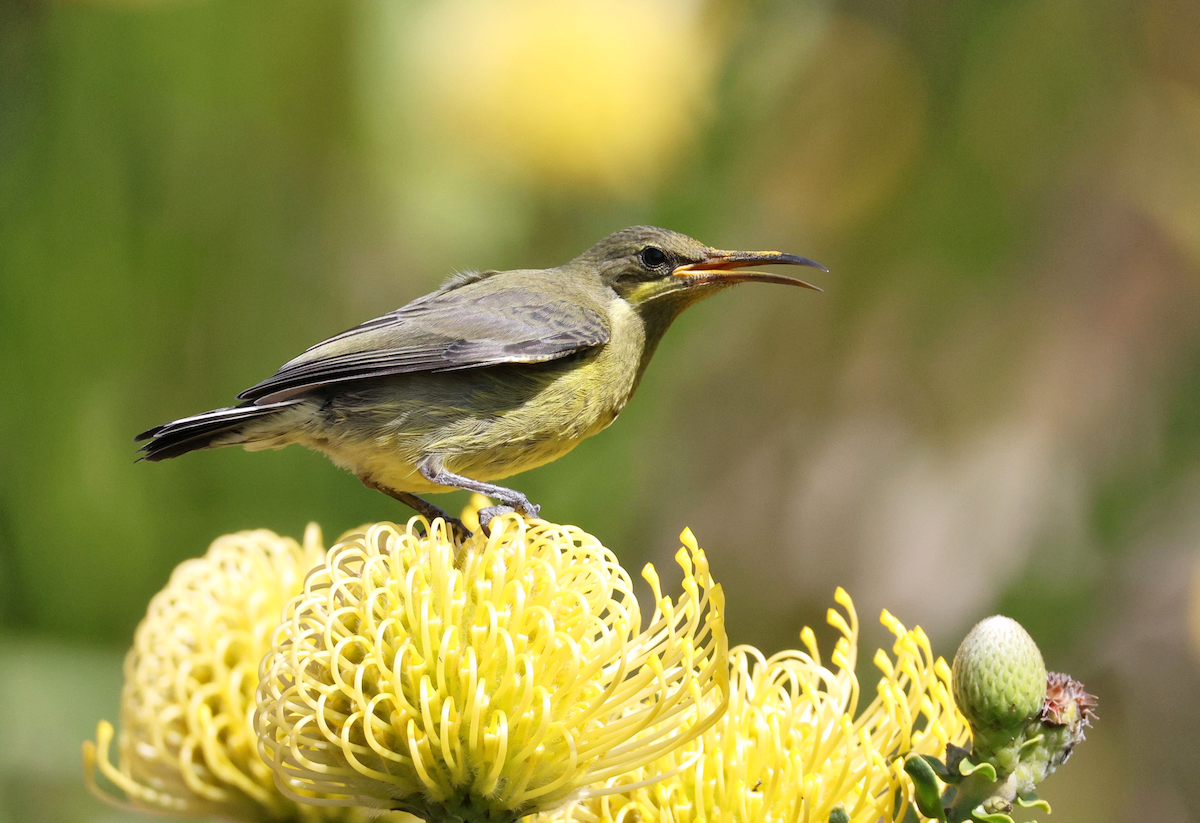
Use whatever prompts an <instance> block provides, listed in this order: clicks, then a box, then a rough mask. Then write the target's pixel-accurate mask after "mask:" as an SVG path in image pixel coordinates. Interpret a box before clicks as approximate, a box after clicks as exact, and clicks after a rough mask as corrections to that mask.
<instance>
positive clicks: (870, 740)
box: [538, 589, 969, 823]
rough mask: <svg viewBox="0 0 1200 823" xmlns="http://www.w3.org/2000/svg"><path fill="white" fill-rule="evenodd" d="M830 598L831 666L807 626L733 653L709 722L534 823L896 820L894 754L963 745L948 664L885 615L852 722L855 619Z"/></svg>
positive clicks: (847, 605) (906, 792) (841, 595)
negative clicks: (725, 698) (778, 646)
mask: <svg viewBox="0 0 1200 823" xmlns="http://www.w3.org/2000/svg"><path fill="white" fill-rule="evenodd" d="M835 599H836V600H837V602H838V603H839V604H841V606H842V607H843V608H844V609H845V611H846V614H845V615H843V614H842V613H841V612H839V611H836V610H834V609H830V610H829V623H830V624H831V625H833V626H834V627H835V628H836V629H838V631H839V632H841V635H842V636H841V638H839V639H838V642H837V645H836V646H835V647H834V651H833V654H832V655H831V660H830V662H831V664H832V667H828V666H826V665H825V664H823V663H822V661H821V657H820V654H819V653H818V650H817V644H816V638H815V636H814V634H813V632H812V630H811V629H809V628H807V627H806V628H805V629H804V631H803V632H802V633H801V640H802V642H803V644H804V647H805V650H803V651H796V650H791V651H784V652H780V653H779V654H776V655H774V656H772V657H769V658H767V657H764V655H763V654H762V653H761V652H759V651H758V650H757V649H755V648H753V647H751V646H738V647H736V648H734V649H733V650H731V651H730V666H731V672H732V678H731V684H730V691H731V696H730V700H729V709H728V711H727V712H726V714H725V715H724V716H723V717H722V718H721V719H720V720H719V721H718V722H717V723H716V724H715V725H713V726H712V727H711V728H710V729H708V731H706V732H705V733H704V734H703V735H702V736H701V737H699V738H697V739H696V740H695V741H693V742H691V743H689V744H688V745H687V746H685V747H683V748H681V749H677V750H675V751H673V752H671V753H669V754H667V755H666V756H664V757H663V758H661V759H659V760H658V761H656V762H655V763H653V764H650V765H649V766H648V767H646V768H645V769H642V770H639V771H635V772H632V773H630V774H627V775H624V776H621V777H617V778H615V779H611V780H609V781H608V782H607V783H606V784H605V785H604V787H603V789H604V791H605V792H609V791H612V790H617V793H614V794H608V795H605V794H602V793H601V792H594V794H595V795H596V796H595V797H592V798H589V799H585V800H583V801H582V802H580V803H578V804H575V805H573V806H569V807H566V808H564V809H562V810H559V811H557V812H555V813H553V814H548V815H543V816H542V817H541V819H540V820H539V821H538V823H571V821H578V822H579V823H613V821H628V823H635V821H636V823H659V822H660V821H661V822H662V823H668V821H669V823H689V821H708V822H709V823H718V821H730V823H733V822H734V821H736V822H737V823H749V822H750V821H796V822H797V823H805V821H812V823H826V821H829V820H852V821H861V823H876V822H877V821H883V820H886V821H897V820H901V819H902V818H903V817H904V815H905V812H906V810H907V807H908V800H907V799H908V798H909V797H910V796H911V788H910V785H911V784H910V783H909V781H908V779H907V777H906V775H905V773H904V765H903V760H902V755H904V754H906V753H907V752H910V751H913V752H918V753H923V754H931V755H941V754H942V753H943V752H944V750H945V748H946V745H947V744H948V743H954V744H956V745H958V744H962V743H964V742H965V741H967V740H968V739H969V730H968V728H967V726H966V723H965V721H964V720H963V718H962V717H961V716H960V715H959V714H958V713H957V712H956V711H955V707H954V703H953V700H952V698H951V696H950V669H949V667H948V666H947V665H946V662H945V661H944V660H943V659H942V658H940V657H934V655H933V652H932V651H931V649H930V646H929V640H928V638H927V637H926V636H925V633H924V632H923V631H921V629H920V628H916V629H913V630H912V631H908V630H906V629H905V628H904V626H903V625H902V624H900V623H899V621H897V620H896V619H895V618H894V617H892V616H891V615H890V614H888V613H887V612H886V611H885V612H884V613H883V616H882V622H883V624H884V625H885V626H887V627H888V629H890V630H891V631H892V632H893V634H895V635H896V642H895V645H894V647H893V653H894V655H895V658H894V659H893V658H890V657H889V656H888V655H887V654H885V653H884V652H883V651H882V650H880V651H878V652H877V653H876V655H875V664H876V666H878V667H879V669H880V670H881V671H882V673H883V677H882V679H881V680H880V682H879V685H878V686H877V696H876V698H875V700H874V701H872V703H871V704H870V705H869V706H868V707H867V708H866V709H865V710H864V711H863V712H862V713H861V714H859V713H858V711H857V710H858V702H859V682H858V676H857V675H856V674H855V671H854V668H855V660H856V658H857V642H858V619H857V616H856V614H855V611H854V604H853V603H852V602H851V600H850V597H849V595H847V594H846V592H845V591H843V590H842V589H838V591H837V594H836V596H835ZM706 710H708V707H705V706H702V707H701V708H700V711H701V712H704V711H706ZM671 772H675V774H673V775H672V776H671V777H669V778H668V779H666V780H663V781H661V782H654V783H649V784H646V783H645V780H646V778H647V777H648V776H652V775H654V774H658V773H671ZM622 784H629V786H628V787H627V788H625V789H623V790H622V789H621V786H622ZM831 815H833V816H832V817H831Z"/></svg>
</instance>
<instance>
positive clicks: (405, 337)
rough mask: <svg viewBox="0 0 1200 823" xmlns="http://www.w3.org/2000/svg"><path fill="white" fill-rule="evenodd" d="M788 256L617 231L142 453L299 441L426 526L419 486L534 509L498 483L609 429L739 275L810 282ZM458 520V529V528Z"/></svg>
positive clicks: (383, 327) (366, 332)
mask: <svg viewBox="0 0 1200 823" xmlns="http://www.w3.org/2000/svg"><path fill="white" fill-rule="evenodd" d="M779 263H782V264H790V265H800V266H814V267H816V268H820V269H824V267H823V266H820V265H819V264H817V263H814V262H813V261H812V260H809V259H808V258H805V257H797V256H795V255H791V254H784V253H782V252H775V251H769V252H743V251H722V250H719V249H714V248H712V247H710V246H706V245H704V244H703V243H701V242H699V241H697V240H693V239H692V238H690V237H687V236H686V235H683V234H679V233H678V232H673V231H668V230H667V229H660V228H654V227H652V226H634V227H632V228H628V229H623V230H621V231H618V232H616V233H614V234H611V235H609V236H608V237H606V238H604V239H603V240H601V241H600V242H599V243H597V244H596V245H594V246H593V247H592V248H591V249H589V250H588V251H586V252H584V253H583V254H582V255H580V256H579V257H577V258H575V259H574V260H572V261H570V262H569V263H566V264H564V265H562V266H557V267H555V268H551V269H518V270H514V271H484V272H475V273H468V274H460V275H456V276H454V277H452V278H451V279H450V280H449V281H447V282H446V283H445V284H444V285H443V286H442V287H441V288H439V289H438V290H437V291H435V292H433V293H431V294H428V295H425V296H424V297H420V298H418V299H416V300H414V301H413V302H411V303H409V304H408V305H406V306H403V307H401V308H399V309H396V310H395V311H393V312H389V313H388V314H385V315H383V316H381V317H377V318H375V319H374V320H370V321H368V322H366V323H364V324H362V325H361V326H357V327H355V328H353V329H350V330H349V331H345V332H342V333H341V334H339V335H336V336H334V337H331V338H330V339H328V340H326V341H324V342H322V343H318V344H317V345H315V346H313V347H312V348H310V349H308V350H307V351H305V352H304V353H303V354H301V355H300V356H299V357H296V358H295V359H293V360H291V361H289V362H287V363H285V364H284V365H283V367H282V368H280V369H279V371H278V372H276V373H275V374H274V375H272V376H271V377H269V378H267V379H266V380H264V381H262V382H261V383H259V384H258V385H256V386H252V387H251V388H249V389H246V390H245V391H244V392H242V393H241V394H240V395H238V399H239V400H241V401H242V402H241V403H240V404H238V405H236V406H230V407H228V408H223V409H216V410H214V411H209V412H205V413H203V414H197V415H194V416H192V417H185V418H183V419H181V420H175V421H173V422H170V423H166V424H164V425H161V426H157V427H156V428H153V429H150V430H149V431H146V432H143V433H142V434H140V435H138V437H137V440H138V441H146V442H145V444H144V445H143V446H142V451H143V453H144V456H145V459H147V460H163V459H166V458H169V457H177V456H179V455H181V454H185V453H187V452H190V451H194V450H196V449H204V448H211V447H215V446H232V445H240V446H243V447H245V448H246V449H248V450H251V451H257V450H260V449H271V448H280V447H282V446H286V445H288V444H290V443H300V444H302V445H305V446H308V447H309V448H312V449H316V450H317V451H320V452H324V453H325V454H326V455H328V456H329V457H330V458H331V459H332V460H333V462H334V463H336V464H338V465H339V466H342V467H343V468H346V469H349V470H350V471H352V472H354V473H355V474H356V475H357V476H358V477H359V479H360V480H361V481H362V482H363V483H364V484H365V485H366V486H368V487H369V488H373V489H377V490H378V491H381V492H383V493H384V494H387V495H390V496H391V497H394V498H396V499H397V500H399V501H401V502H402V503H405V504H407V505H409V506H411V507H412V508H413V509H415V510H416V511H418V512H419V513H421V514H423V515H425V516H426V517H427V518H429V519H431V520H432V519H433V518H435V517H442V518H444V519H446V521H447V522H457V521H451V519H450V518H449V517H447V515H446V514H445V512H443V511H442V510H441V509H439V508H438V507H436V506H434V505H432V504H431V503H428V502H426V501H425V500H423V499H421V498H420V497H417V494H419V493H427V492H445V491H451V490H453V489H466V490H469V491H475V492H479V493H481V494H485V495H487V496H489V497H491V498H493V499H495V500H498V501H499V503H500V505H498V506H495V507H490V508H488V509H485V510H484V511H482V512H481V513H480V523H481V525H483V526H484V527H485V528H486V526H487V523H488V521H489V520H491V518H492V517H494V516H495V515H497V514H500V513H503V512H508V511H514V510H515V511H519V512H521V513H522V514H524V515H526V516H530V517H533V516H536V514H537V513H538V507H537V506H535V505H533V504H532V503H530V502H529V500H528V498H526V497H525V495H523V494H521V493H520V492H518V491H514V490H512V489H507V488H504V487H502V486H497V485H494V483H493V481H496V480H500V479H503V478H505V477H508V476H509V475H513V474H516V473H518V472H522V471H525V470H527V469H532V468H535V467H537V466H540V465H542V464H544V463H548V462H550V461H551V460H555V459H557V458H559V457H561V456H562V455H564V454H566V453H567V452H568V451H570V450H571V449H573V448H574V447H575V446H576V445H578V443H579V442H580V441H581V440H583V439H584V438H586V437H590V436H591V435H593V434H596V433H597V432H599V431H601V430H602V429H604V428H606V427H607V426H608V425H609V424H611V423H612V422H613V421H614V420H615V419H616V418H617V415H618V414H620V413H621V410H622V409H623V408H624V407H625V404H626V403H627V402H628V401H629V398H630V397H631V396H632V395H633V392H634V390H635V389H636V388H637V385H638V382H639V381H640V380H641V377H642V374H643V372H644V371H645V369H646V366H647V365H648V364H649V362H650V358H651V356H652V355H653V354H654V350H655V348H656V347H657V346H658V343H659V341H660V340H661V339H662V336H663V334H664V333H665V332H666V331H667V328H668V327H669V326H670V325H671V322H672V321H673V320H674V319H675V318H676V317H677V316H679V314H680V312H682V311H683V310H684V309H686V308H687V307H688V306H690V305H692V304H693V303H695V302H697V301H698V300H701V299H703V298H704V297H707V296H709V295H710V294H713V293H715V292H717V291H720V290H721V289H724V288H726V287H728V286H731V285H734V284H735V283H744V282H761V283H782V284H787V285H792V286H804V287H806V288H814V289H815V288H816V287H815V286H812V285H810V284H808V283H805V282H804V281H802V280H797V279H794V278H791V277H785V276H783V275H779V274H765V273H762V272H752V271H746V269H747V268H748V267H750V266H755V265H768V264H779ZM459 525H460V526H461V524H459Z"/></svg>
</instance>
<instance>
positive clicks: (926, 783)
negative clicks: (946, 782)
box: [904, 754, 946, 821]
mask: <svg viewBox="0 0 1200 823" xmlns="http://www.w3.org/2000/svg"><path fill="white" fill-rule="evenodd" d="M934 763H937V765H939V766H941V765H942V764H941V763H938V762H937V761H936V760H935V761H934ZM943 768H944V767H943ZM904 771H906V772H908V776H909V777H911V778H912V782H913V788H914V789H915V790H916V791H915V792H914V795H915V797H916V801H917V808H918V809H920V810H921V814H923V815H925V816H926V817H931V818H933V819H934V820H942V821H944V820H945V819H946V809H945V807H944V806H943V805H942V797H941V786H940V785H939V784H938V776H937V772H936V770H935V769H934V767H933V764H932V763H930V762H929V759H928V758H926V757H923V756H921V755H919V754H910V755H909V756H908V757H906V758H905V759H904Z"/></svg>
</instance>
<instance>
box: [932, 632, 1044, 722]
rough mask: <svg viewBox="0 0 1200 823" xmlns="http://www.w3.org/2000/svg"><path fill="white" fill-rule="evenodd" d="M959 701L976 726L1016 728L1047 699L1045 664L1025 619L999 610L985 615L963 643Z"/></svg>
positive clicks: (957, 660) (957, 673) (958, 661)
mask: <svg viewBox="0 0 1200 823" xmlns="http://www.w3.org/2000/svg"><path fill="white" fill-rule="evenodd" d="M953 675H954V678H953V683H954V701H955V703H957V704H958V708H959V710H960V711H961V712H962V713H963V716H965V717H966V718H967V721H968V722H969V723H970V724H971V729H972V731H974V732H976V733H978V732H979V731H981V730H983V731H987V730H1001V729H1004V730H1008V729H1016V728H1017V727H1018V726H1020V725H1021V724H1024V723H1026V722H1028V721H1029V720H1030V719H1031V718H1034V717H1037V716H1038V714H1039V713H1040V712H1041V710H1042V703H1043V702H1044V701H1045V699H1046V664H1045V663H1044V662H1043V661H1042V653H1041V652H1040V651H1038V647H1037V644H1036V643H1034V642H1033V638H1032V637H1030V636H1029V633H1028V632H1026V631H1025V629H1023V628H1021V624H1020V623H1018V622H1017V621H1015V620H1013V619H1012V618H1009V617H1002V616H1000V615H996V616H994V617H989V618H987V619H985V620H982V621H980V622H979V623H978V624H977V625H976V626H975V628H973V629H971V632H970V634H968V635H967V637H966V639H965V640H963V642H962V645H961V646H959V647H958V653H957V654H956V655H954V667H953Z"/></svg>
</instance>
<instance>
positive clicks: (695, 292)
mask: <svg viewBox="0 0 1200 823" xmlns="http://www.w3.org/2000/svg"><path fill="white" fill-rule="evenodd" d="M572 262H573V263H574V264H575V265H576V266H582V267H584V268H586V269H587V270H589V271H590V272H594V273H596V274H598V275H599V277H600V279H601V280H602V281H603V283H604V284H605V285H607V286H610V287H611V288H612V289H613V290H614V291H616V292H617V294H619V295H620V296H621V297H623V298H625V300H627V301H628V302H629V303H630V304H631V305H633V306H634V307H635V308H639V309H641V308H650V307H654V308H661V309H664V310H668V311H669V310H670V309H671V308H674V309H676V310H679V309H682V308H684V307H686V306H688V305H690V304H692V303H694V302H695V301H696V300H699V299H700V298H702V297H706V296H708V295H709V294H711V293H713V292H715V291H718V290H720V289H722V288H725V287H727V286H732V285H734V284H735V283H750V282H758V283H781V284H784V285H788V286H802V287H804V288H807V289H817V287H816V286H814V285H812V284H810V283H805V282H804V281H803V280H797V279H796V278H794V277H787V276H785V275H782V274H768V273H766V272H756V271H748V268H749V267H751V266H770V265H779V264H783V265H792V266H812V267H814V268H818V269H821V270H822V271H827V269H826V268H825V267H824V266H822V265H821V264H820V263H816V262H813V261H812V260H809V259H808V258H807V257H797V256H796V255H794V254H784V253H783V252H778V251H723V250H721V249H714V248H712V247H711V246H706V245H704V244H703V243H701V242H700V241H699V240H693V239H692V238H691V237H688V236H687V235H686V234H680V233H679V232H675V231H670V230H669V229H660V228H656V227H654V226H633V227H631V228H628V229H622V230H621V231H618V232H615V233H613V234H610V235H609V236H608V237H605V238H604V239H603V240H601V241H600V242H599V243H597V244H596V245H594V246H592V247H591V248H590V249H588V250H587V251H586V252H584V253H583V254H582V255H580V256H579V257H578V258H577V259H576V260H574V261H572ZM817 291H820V289H817Z"/></svg>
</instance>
